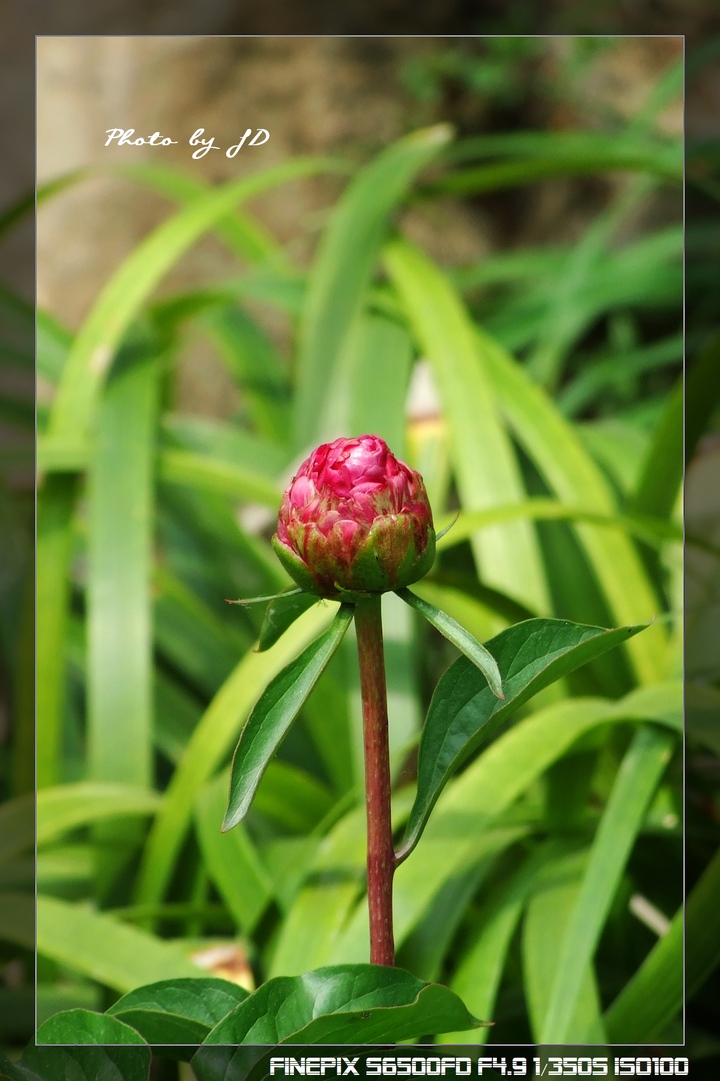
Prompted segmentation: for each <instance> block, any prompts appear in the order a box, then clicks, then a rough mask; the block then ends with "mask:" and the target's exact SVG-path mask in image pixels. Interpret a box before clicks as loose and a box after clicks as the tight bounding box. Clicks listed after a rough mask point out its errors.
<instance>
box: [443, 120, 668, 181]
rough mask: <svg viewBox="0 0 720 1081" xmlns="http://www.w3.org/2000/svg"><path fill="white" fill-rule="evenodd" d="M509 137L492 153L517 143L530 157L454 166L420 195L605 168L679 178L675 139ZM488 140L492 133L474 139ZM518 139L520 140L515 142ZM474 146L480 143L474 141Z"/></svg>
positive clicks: (582, 135)
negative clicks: (453, 170)
mask: <svg viewBox="0 0 720 1081" xmlns="http://www.w3.org/2000/svg"><path fill="white" fill-rule="evenodd" d="M514 135H517V136H518V141H517V142H516V143H515V145H514V146H513V145H512V144H511V143H509V142H506V143H505V144H504V145H503V144H500V143H496V144H495V146H494V147H492V149H493V150H494V151H495V153H507V152H508V151H510V152H512V151H513V150H514V151H515V153H518V152H519V148H520V147H521V146H523V152H525V153H527V151H528V150H531V152H532V153H533V156H532V157H527V158H521V159H520V160H519V161H503V162H498V163H494V164H492V165H481V166H476V167H470V168H467V169H459V170H457V171H456V172H451V173H448V174H447V175H446V176H444V177H443V178H442V179H441V180H438V181H436V182H434V183H433V184H432V185H428V186H427V187H426V188H425V189H424V190H423V194H432V195H439V194H443V195H447V194H451V195H468V194H474V195H477V194H479V193H481V192H488V191H498V190H500V189H504V188H516V187H522V186H524V185H526V184H533V183H537V182H538V181H539V180H546V179H549V178H550V177H555V176H584V175H586V174H588V173H591V174H592V173H598V172H603V171H608V170H612V171H613V172H615V171H617V170H628V171H631V172H649V173H653V174H657V175H659V176H661V177H663V178H666V179H668V180H677V181H680V180H681V179H682V154H681V149H682V148H681V146H680V145H679V144H678V143H676V142H664V143H660V142H657V141H652V142H650V141H649V140H648V141H645V140H642V141H638V140H637V138H632V139H628V138H626V139H625V140H624V141H623V140H622V139H616V138H615V137H610V138H608V136H606V135H604V134H600V133H597V134H595V133H590V132H582V133H578V132H568V133H567V134H565V133H562V134H560V135H558V133H557V132H553V133H552V139H551V138H550V137H548V136H547V134H546V133H545V132H543V133H540V132H537V133H536V132H532V133H529V134H528V133H525V132H517V133H516V132H513V136H514ZM534 136H535V137H538V136H539V137H540V138H542V136H545V137H546V141H545V142H544V143H540V142H539V141H537V142H534V141H533V137H534ZM490 138H492V136H480V137H479V139H490ZM499 138H505V139H508V138H509V137H506V136H500V137H499ZM520 139H522V140H524V142H520ZM466 143H468V144H469V145H468V147H467V148H464V152H465V153H467V152H468V151H469V148H470V145H473V144H471V142H470V140H466ZM477 145H478V147H480V146H482V144H480V143H479V142H478V143H477ZM460 146H462V144H460ZM490 147H491V144H490V143H489V142H486V143H485V144H484V147H483V149H486V152H487V150H489V149H490ZM476 152H477V151H476Z"/></svg>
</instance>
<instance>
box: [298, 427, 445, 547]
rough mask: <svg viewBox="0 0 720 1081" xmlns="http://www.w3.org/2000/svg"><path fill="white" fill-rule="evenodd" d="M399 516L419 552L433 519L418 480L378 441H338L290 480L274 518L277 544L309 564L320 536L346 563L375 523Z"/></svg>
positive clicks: (314, 455)
mask: <svg viewBox="0 0 720 1081" xmlns="http://www.w3.org/2000/svg"><path fill="white" fill-rule="evenodd" d="M401 516H402V517H405V516H409V518H410V520H411V521H412V525H413V532H414V533H415V541H416V544H417V546H418V549H419V550H420V551H422V550H423V549H424V548H425V545H426V543H427V531H428V528H429V527H431V526H432V514H431V511H430V506H429V503H428V499H427V495H426V493H425V487H424V484H423V481H422V478H421V477H420V474H419V473H416V472H415V471H414V470H413V469H410V468H409V467H408V466H407V465H405V463H404V462H401V461H399V460H398V459H397V458H396V457H395V456H394V454H393V453H392V451H391V450H390V448H389V447H388V446H387V444H386V443H385V442H384V441H383V440H382V439H380V437H379V436H376V435H361V436H359V437H357V438H355V439H342V438H341V439H336V440H334V441H333V442H332V443H323V444H322V445H321V446H319V447H318V448H317V449H316V450H315V451H313V453H312V454H311V455H310V457H309V458H307V459H306V460H305V461H304V462H303V463H302V465H301V466H300V468H299V469H298V472H297V473H296V475H295V477H293V480H292V481H291V483H290V485H289V487H288V489H287V491H286V492H285V495H284V497H283V501H282V505H281V508H280V514H279V516H278V539H279V540H280V541H281V542H282V543H283V544H285V545H287V546H288V547H289V548H292V549H294V550H295V551H296V552H297V553H298V554H299V555H300V556H301V558H307V556H308V554H309V553H308V548H307V545H308V543H309V542H310V540H311V535H314V536H316V537H317V534H318V532H319V533H320V534H322V536H324V537H326V538H328V539H329V540H330V542H331V543H332V546H333V549H334V550H335V553H336V556H337V557H339V558H341V559H342V560H343V562H344V561H345V559H350V560H352V558H353V556H354V554H355V552H357V550H358V548H359V547H360V545H361V544H362V543H363V541H364V539H365V538H366V537H367V535H368V533H369V531H370V529H371V528H372V526H373V523H375V522H376V520H377V519H378V518H388V517H390V518H399V517H401ZM342 549H344V551H342ZM343 557H344V558H343Z"/></svg>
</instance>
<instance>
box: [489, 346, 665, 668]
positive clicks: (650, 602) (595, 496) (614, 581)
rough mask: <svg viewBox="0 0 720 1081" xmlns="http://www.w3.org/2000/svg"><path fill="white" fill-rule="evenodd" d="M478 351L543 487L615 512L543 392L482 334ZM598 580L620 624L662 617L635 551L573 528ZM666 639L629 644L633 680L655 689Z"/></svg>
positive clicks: (596, 531)
mask: <svg viewBox="0 0 720 1081" xmlns="http://www.w3.org/2000/svg"><path fill="white" fill-rule="evenodd" d="M478 339H479V343H480V348H481V351H482V354H483V357H484V359H485V363H486V364H487V368H488V371H489V372H490V374H491V376H492V381H493V384H494V387H495V391H496V393H497V395H498V398H499V400H500V402H501V404H502V408H503V410H504V412H505V413H506V414H507V417H508V420H509V421H510V423H511V425H512V427H513V430H514V432H515V434H516V436H517V438H518V441H519V442H520V443H521V444H522V445H523V446H524V447H525V449H526V451H527V452H528V454H529V455H530V457H531V458H532V459H533V460H534V462H535V464H536V466H537V467H538V469H539V470H540V472H541V473H542V474H543V475H544V477H545V479H546V481H547V483H548V485H549V486H550V487H551V488H552V489H553V490H554V492H555V493H556V494H557V496H558V498H559V499H561V500H562V501H563V502H566V503H568V504H570V505H572V504H575V505H576V506H580V505H582V506H585V507H588V508H589V507H593V508H594V509H596V510H597V512H598V513H600V514H609V515H612V514H614V513H616V506H615V501H614V499H613V496H612V493H611V491H610V488H609V486H608V484H607V483H606V481H605V479H604V478H603V476H602V474H601V472H600V470H599V468H598V467H597V466H596V465H595V463H594V462H593V461H592V459H591V458H590V456H589V455H588V454H587V453H586V451H585V449H584V447H583V446H582V444H581V442H580V440H579V438H578V437H577V435H576V433H575V432H574V431H573V430H572V427H571V426H570V425H569V424H568V423H567V421H565V420H564V418H563V417H562V416H561V415H560V413H559V412H558V411H557V409H556V408H555V406H554V405H553V403H552V402H551V401H550V399H549V398H548V397H547V395H546V394H545V393H544V392H543V391H542V389H541V388H540V387H538V386H536V385H535V384H534V383H532V382H531V380H530V379H529V377H528V376H527V375H525V373H524V372H523V371H522V369H521V368H520V366H519V365H518V364H516V363H515V362H514V361H513V360H512V358H511V357H510V356H508V355H507V354H506V353H505V351H504V350H503V349H502V347H501V346H499V345H498V344H497V343H496V342H495V341H493V339H492V338H490V337H489V336H488V335H487V334H485V333H483V332H480V331H478ZM573 528H574V530H575V531H576V534H577V537H578V539H579V541H580V543H581V544H582V546H583V548H584V549H585V552H586V553H587V556H588V559H589V560H590V563H591V566H592V567H593V569H594V571H595V574H596V576H597V579H598V582H599V584H600V585H601V587H602V589H603V591H604V594H605V597H606V598H607V602H608V606H609V608H610V611H611V613H612V615H613V618H614V619H616V620H617V621H618V622H620V623H625V622H633V621H640V622H642V621H646V620H648V619H650V618H652V616H653V615H655V614H656V613H658V612H659V611H660V602H659V600H658V598H657V596H656V595H655V592H654V590H653V588H652V585H651V583H650V581H649V580H648V576H647V575H646V573H645V571H644V569H643V567H642V564H641V562H640V559H639V557H638V555H637V552H636V551H635V549H634V548H633V546H632V543H631V542H630V540H629V539H628V538H627V537H626V536H625V534H624V532H623V531H622V530H620V529H606V528H604V527H603V528H598V527H595V526H591V525H583V524H577V525H576V526H574V527H573ZM665 645H666V634H665V632H664V630H663V628H662V627H661V626H660V625H659V624H656V626H654V627H651V628H650V630H649V631H647V632H646V633H645V634H642V635H639V636H638V637H637V638H636V639H635V640H634V641H632V642H628V645H627V649H628V653H629V656H630V658H631V659H632V662H633V665H634V667H635V669H636V672H637V675H638V678H639V679H640V680H641V681H643V682H648V683H652V682H653V681H655V680H657V679H660V678H662V676H663V673H664V669H665Z"/></svg>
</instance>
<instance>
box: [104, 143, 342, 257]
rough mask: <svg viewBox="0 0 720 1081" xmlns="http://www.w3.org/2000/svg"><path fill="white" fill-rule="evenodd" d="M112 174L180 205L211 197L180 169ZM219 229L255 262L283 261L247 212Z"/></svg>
mask: <svg viewBox="0 0 720 1081" xmlns="http://www.w3.org/2000/svg"><path fill="white" fill-rule="evenodd" d="M319 164H320V162H319V161H318V165H319ZM330 164H331V163H330V161H329V160H328V162H327V165H328V166H330ZM108 171H109V172H112V173H115V174H117V175H119V176H121V177H127V179H128V180H133V181H135V183H137V184H142V185H143V187H146V188H149V189H150V190H151V191H156V192H158V193H159V194H160V195H165V196H167V198H168V199H173V200H175V201H177V202H180V203H190V202H192V201H193V200H194V199H197V198H198V196H202V195H207V193H208V191H210V190H212V189H211V187H210V185H209V184H207V183H206V182H205V181H203V180H200V179H198V178H197V177H194V176H190V175H189V174H188V173H184V172H180V170H179V169H172V168H168V167H167V166H162V165H149V164H144V165H116V166H114V167H113V166H111V167H110V169H109V170H108ZM215 230H216V232H217V233H218V235H219V236H221V237H222V238H223V240H224V241H225V242H226V243H227V244H228V246H229V247H230V248H231V249H232V250H233V251H235V252H236V253H237V254H238V255H240V256H241V257H242V258H244V259H249V260H250V261H251V262H255V261H257V260H265V259H268V258H271V257H272V258H274V259H281V258H282V252H281V251H280V250H279V249H278V246H277V244H276V243H275V241H274V239H273V238H272V237H271V236H270V235H269V234H268V233H267V232H266V231H265V230H264V229H263V228H262V226H261V225H260V224H259V222H257V221H255V220H254V218H252V217H250V215H249V214H246V213H244V212H243V211H240V210H234V211H233V212H232V213H231V214H228V215H227V217H225V218H222V219H221V220H220V221H219V222H218V224H217V225H216V227H215Z"/></svg>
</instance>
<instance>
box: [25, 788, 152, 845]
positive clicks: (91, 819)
mask: <svg viewBox="0 0 720 1081" xmlns="http://www.w3.org/2000/svg"><path fill="white" fill-rule="evenodd" d="M161 803H162V797H161V796H160V795H159V794H158V793H157V792H153V791H152V790H151V789H145V788H139V787H135V786H133V785H126V784H119V783H113V782H102V781H79V782H78V783H77V784H67V785H59V786H57V787H55V788H45V789H43V790H41V791H40V792H38V796H37V843H38V845H44V844H47V843H48V842H49V841H53V840H55V838H56V837H60V836H61V835H62V834H63V833H67V832H68V831H69V830H74V829H78V827H81V826H90V825H93V824H94V823H95V822H98V821H100V820H105V819H108V818H118V817H122V816H129V815H153V814H155V812H156V811H157V809H158V808H159V807H160V805H161Z"/></svg>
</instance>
